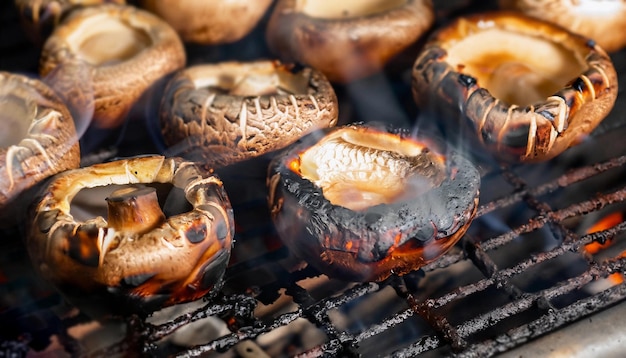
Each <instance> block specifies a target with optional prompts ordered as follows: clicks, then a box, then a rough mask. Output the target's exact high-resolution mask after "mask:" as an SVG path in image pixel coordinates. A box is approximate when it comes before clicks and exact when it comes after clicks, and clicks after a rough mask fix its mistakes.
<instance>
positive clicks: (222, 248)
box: [27, 156, 233, 315]
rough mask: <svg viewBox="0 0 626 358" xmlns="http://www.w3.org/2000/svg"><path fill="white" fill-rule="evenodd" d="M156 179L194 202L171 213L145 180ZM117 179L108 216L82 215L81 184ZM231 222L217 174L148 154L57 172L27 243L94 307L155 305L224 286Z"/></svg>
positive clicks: (44, 269) (41, 266) (41, 265)
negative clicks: (77, 215) (76, 207)
mask: <svg viewBox="0 0 626 358" xmlns="http://www.w3.org/2000/svg"><path fill="white" fill-rule="evenodd" d="M154 183H170V184H171V185H172V186H173V188H172V189H171V192H170V195H176V194H178V195H184V197H185V199H186V201H187V202H188V204H190V205H191V207H190V209H189V210H188V211H184V212H182V213H177V214H175V215H169V216H166V215H165V214H164V213H163V211H162V210H161V207H160V206H159V202H158V200H157V194H156V192H155V191H154V188H152V187H150V186H147V184H154ZM142 184H143V185H144V186H136V185H142ZM113 185H118V186H119V185H121V186H122V187H120V188H118V189H117V190H115V191H113V192H112V193H111V194H110V196H109V197H108V198H107V202H108V222H107V220H105V219H104V218H103V217H102V216H97V217H95V218H90V219H88V220H85V221H77V220H75V219H74V216H73V215H72V213H70V209H71V207H72V200H73V198H74V197H75V195H76V194H77V193H78V192H79V191H81V190H82V189H85V188H95V187H102V186H113ZM175 190H177V192H175ZM168 199H169V198H168ZM232 228H233V213H232V209H231V207H230V202H229V200H228V197H227V196H226V192H225V191H224V189H223V187H222V183H221V181H220V180H219V179H218V178H217V177H215V176H211V175H208V174H206V173H205V172H203V171H202V170H200V169H199V168H198V167H197V166H195V165H194V164H192V163H190V162H184V161H182V160H180V159H166V158H164V157H161V156H146V157H137V158H131V159H127V160H119V161H115V162H110V163H104V164H96V165H93V166H91V167H86V168H81V169H75V170H70V171H66V172H65V173H63V174H60V175H58V176H56V177H54V178H53V180H52V181H51V182H50V184H49V185H48V186H47V188H46V189H45V191H44V194H43V197H42V199H41V200H40V201H39V202H38V203H37V205H36V207H35V210H34V217H33V220H32V225H31V226H30V232H29V234H28V242H27V245H28V249H29V252H30V255H31V258H32V260H33V263H34V266H35V267H36V268H37V270H38V271H39V272H40V273H41V274H42V275H43V276H44V277H46V278H47V279H49V280H51V281H52V282H53V283H55V284H56V285H57V286H58V287H59V288H60V289H61V291H63V292H64V293H65V294H67V295H68V296H69V297H70V301H72V302H74V303H75V304H77V305H78V306H79V307H80V306H83V307H81V308H84V307H85V306H86V307H87V308H85V310H86V311H87V312H90V314H93V315H99V314H100V312H103V311H104V312H108V313H111V312H121V313H128V312H150V311H152V310H154V309H157V308H160V307H162V306H169V305H173V304H177V303H181V302H187V301H192V300H195V299H198V298H200V297H202V296H205V295H206V294H207V293H209V292H211V291H213V290H214V289H215V288H216V287H219V286H220V285H221V280H222V277H223V274H224V270H225V268H226V265H227V263H228V260H229V257H230V250H231V245H232V238H233V230H232ZM82 300H84V301H85V302H87V304H86V305H85V304H82V305H81V304H80V303H81V302H82ZM99 305H101V306H99ZM93 312H96V313H93Z"/></svg>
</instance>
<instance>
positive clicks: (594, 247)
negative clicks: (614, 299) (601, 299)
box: [585, 211, 626, 285]
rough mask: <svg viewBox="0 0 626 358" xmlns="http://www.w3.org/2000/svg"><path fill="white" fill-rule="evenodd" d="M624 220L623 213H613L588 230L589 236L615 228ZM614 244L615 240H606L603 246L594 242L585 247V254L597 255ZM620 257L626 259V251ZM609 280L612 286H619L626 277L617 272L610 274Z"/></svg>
mask: <svg viewBox="0 0 626 358" xmlns="http://www.w3.org/2000/svg"><path fill="white" fill-rule="evenodd" d="M623 220H624V215H623V214H622V213H621V212H619V211H618V212H614V213H611V214H609V215H607V216H605V217H603V218H602V219H600V220H599V221H598V222H596V223H595V224H594V225H593V226H591V227H590V228H589V229H588V230H587V234H592V233H594V232H598V231H602V230H606V229H610V228H612V227H614V226H615V225H617V224H619V223H621V222H622V221H623ZM612 244H613V240H606V241H605V242H604V243H603V244H601V243H599V242H595V241H594V242H592V243H589V244H587V245H585V252H587V253H589V254H592V255H593V254H597V253H598V252H600V251H602V250H604V249H607V248H608V247H610V246H611V245H612ZM619 257H620V258H623V257H626V251H622V253H621V254H620V255H619ZM607 279H608V280H609V282H610V283H611V284H613V285H619V284H621V283H622V282H624V275H622V274H621V273H619V272H615V273H612V274H610V275H609V276H608V277H607Z"/></svg>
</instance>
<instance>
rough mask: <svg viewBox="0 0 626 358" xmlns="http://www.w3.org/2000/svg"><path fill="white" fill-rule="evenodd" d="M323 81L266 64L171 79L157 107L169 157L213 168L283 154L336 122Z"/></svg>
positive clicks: (205, 68) (199, 68)
mask: <svg viewBox="0 0 626 358" xmlns="http://www.w3.org/2000/svg"><path fill="white" fill-rule="evenodd" d="M337 112H338V104H337V97H336V95H335V92H334V90H333V88H332V86H331V85H330V83H329V82H328V80H327V79H326V78H325V77H324V75H323V74H321V73H320V72H319V71H316V70H314V69H312V68H308V67H305V68H298V67H295V66H290V65H284V64H280V63H278V62H273V61H254V62H222V63H217V64H206V65H196V66H192V67H188V68H186V69H185V70H183V71H180V72H179V73H177V74H176V75H175V76H174V77H173V78H172V79H171V80H170V82H169V83H168V85H167V87H166V89H165V94H164V95H163V98H162V102H161V116H160V119H161V131H162V134H163V137H164V139H165V142H166V144H167V145H168V146H169V147H170V149H169V150H170V151H172V152H173V153H175V154H176V155H182V156H184V157H186V158H188V159H190V160H196V161H202V162H204V163H206V164H207V165H209V166H210V167H220V166H226V165H228V164H232V163H235V162H239V161H243V160H245V159H250V158H254V157H257V156H260V155H262V154H265V153H269V152H271V151H274V150H277V149H280V148H283V147H285V146H287V145H289V144H291V143H293V142H295V141H296V140H298V138H300V137H301V136H303V135H305V134H306V133H309V132H311V131H313V130H316V129H319V128H326V127H332V126H334V125H335V124H336V123H337Z"/></svg>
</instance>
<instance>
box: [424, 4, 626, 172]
mask: <svg viewBox="0 0 626 358" xmlns="http://www.w3.org/2000/svg"><path fill="white" fill-rule="evenodd" d="M413 97H414V99H415V101H416V102H417V104H418V105H419V106H420V107H422V108H423V109H425V110H433V111H435V112H439V114H443V117H450V118H463V121H469V124H470V125H469V126H470V127H471V129H470V131H471V132H474V133H475V136H476V137H477V140H478V141H480V142H481V143H482V144H483V145H484V146H486V147H487V148H488V149H489V150H491V151H492V152H493V153H494V155H496V156H497V157H498V158H500V159H503V160H510V161H525V162H535V161H542V160H548V159H551V158H553V157H555V156H557V155H558V154H560V153H561V152H563V151H564V150H566V149H567V148H568V147H570V146H572V145H575V144H577V143H579V142H580V141H581V140H582V139H583V137H585V136H586V135H588V134H589V133H590V132H591V131H592V130H593V129H594V128H595V127H596V126H597V125H598V124H599V123H600V122H601V121H602V120H603V119H604V117H605V116H606V115H607V114H608V113H609V112H610V111H611V109H612V108H613V105H614V103H615V99H616V97H617V74H616V72H615V69H614V67H613V64H612V62H611V59H610V58H609V57H608V55H607V54H606V53H605V52H604V50H602V49H601V48H600V47H599V46H597V45H596V44H595V43H594V42H593V41H590V40H588V39H586V38H584V37H581V36H578V35H575V34H573V33H571V32H569V31H567V30H565V29H563V28H561V27H558V26H556V25H552V24H550V23H547V22H544V21H541V20H536V19H532V18H529V17H526V16H523V15H521V14H515V13H502V12H500V13H498V12H494V13H488V14H476V15H471V16H468V17H464V18H459V19H457V20H456V21H454V22H453V23H452V24H450V25H449V26H447V27H446V28H443V29H441V30H440V31H439V32H437V33H436V34H435V35H434V36H433V38H432V39H431V40H430V41H429V43H428V44H427V45H426V47H425V49H424V50H423V52H422V53H421V55H420V56H419V57H418V58H417V61H416V62H415V67H414V69H413ZM429 106H432V107H429ZM450 126H451V127H453V128H456V127H458V126H459V124H458V123H451V124H450Z"/></svg>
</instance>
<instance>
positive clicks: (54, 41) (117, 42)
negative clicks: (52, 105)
mask: <svg viewBox="0 0 626 358" xmlns="http://www.w3.org/2000/svg"><path fill="white" fill-rule="evenodd" d="M185 60H186V55H185V51H184V48H183V45H182V42H181V40H180V38H179V37H178V34H176V32H175V31H174V30H173V29H172V28H171V27H170V26H169V25H168V24H167V23H166V22H165V21H163V20H161V19H159V18H158V17H157V16H155V15H153V14H151V13H149V12H147V11H145V10H140V9H137V8H134V7H132V6H121V5H114V4H108V5H99V6H90V7H86V8H81V9H77V10H75V11H73V12H72V13H71V14H70V15H69V16H68V17H67V18H66V19H65V20H64V21H63V22H62V23H61V24H59V26H57V27H56V29H55V30H54V32H53V33H52V35H51V36H50V37H49V38H48V40H47V41H46V43H45V44H44V47H43V51H42V54H41V62H40V69H39V72H40V75H41V76H42V77H44V78H45V77H46V76H48V75H49V74H50V73H51V72H52V71H53V70H56V71H59V69H58V67H60V68H61V71H60V72H61V74H62V75H59V74H58V73H57V74H55V76H54V81H50V85H51V86H53V88H54V89H55V90H57V92H59V93H60V95H63V94H64V93H68V89H72V88H81V87H90V88H92V89H93V90H92V91H85V92H86V93H85V95H92V96H93V97H94V98H93V101H94V102H95V103H94V108H95V109H94V113H93V124H94V125H95V126H96V127H99V128H115V127H118V126H119V125H120V124H121V123H122V122H123V121H124V119H125V116H126V114H127V113H128V111H129V110H130V108H131V107H132V105H133V104H134V103H135V102H136V101H137V100H138V99H139V97H140V96H141V95H142V94H143V93H144V91H146V90H147V89H148V88H149V87H150V86H151V85H153V84H154V83H155V82H157V81H158V80H159V79H161V78H163V77H164V76H166V75H168V74H169V73H171V72H173V71H175V70H177V69H180V68H182V67H183V66H184V65H185ZM63 66H68V68H69V70H67V71H63ZM77 66H84V67H86V68H87V71H86V72H87V75H86V76H75V75H74V73H75V70H74V69H75V68H76V67H77ZM85 80H87V81H90V83H87V84H85V83H82V82H84V81H85ZM64 99H65V100H66V101H67V102H68V105H71V106H74V107H80V103H83V102H88V101H89V99H85V98H81V95H80V93H78V94H76V93H73V95H72V96H67V98H64ZM76 101H77V102H79V104H74V102H76Z"/></svg>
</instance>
